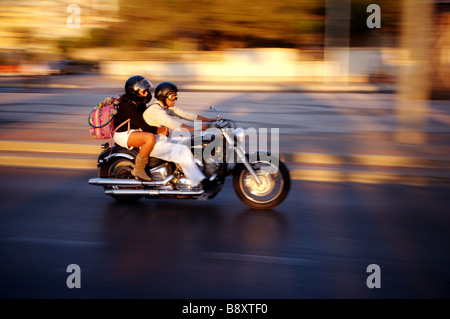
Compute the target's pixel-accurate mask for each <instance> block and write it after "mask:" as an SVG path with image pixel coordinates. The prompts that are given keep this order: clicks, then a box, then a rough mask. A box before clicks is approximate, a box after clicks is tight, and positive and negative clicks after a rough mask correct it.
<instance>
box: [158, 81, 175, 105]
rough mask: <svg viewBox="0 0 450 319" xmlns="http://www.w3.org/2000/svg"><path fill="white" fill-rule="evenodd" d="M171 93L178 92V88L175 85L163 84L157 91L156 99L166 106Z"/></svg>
mask: <svg viewBox="0 0 450 319" xmlns="http://www.w3.org/2000/svg"><path fill="white" fill-rule="evenodd" d="M170 92H175V93H176V92H178V88H177V86H176V85H175V84H173V83H170V82H161V83H159V84H158V86H157V87H156V89H155V98H156V99H157V100H159V101H161V102H163V103H164V105H165V104H166V97H167V96H168V95H169V93H170Z"/></svg>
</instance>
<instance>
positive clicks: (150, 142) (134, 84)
mask: <svg viewBox="0 0 450 319" xmlns="http://www.w3.org/2000/svg"><path fill="white" fill-rule="evenodd" d="M151 87H152V84H151V83H150V81H149V80H147V79H146V78H144V77H142V76H140V75H135V76H132V77H130V78H129V79H128V80H127V81H126V83H125V94H123V95H121V96H120V97H119V99H118V102H119V108H118V110H117V114H116V115H115V117H114V122H115V124H116V125H118V127H117V130H116V132H115V133H114V136H113V138H114V142H115V143H116V144H118V145H120V146H122V147H125V148H128V149H129V148H131V147H138V148H140V150H139V154H138V156H137V157H136V163H135V166H134V169H133V170H132V171H131V173H132V174H133V176H135V177H137V178H139V179H142V180H146V181H150V180H151V178H150V177H149V176H148V175H147V173H146V172H145V167H146V165H147V163H148V157H149V155H150V153H151V151H152V150H153V148H154V146H155V135H154V134H166V135H167V134H168V129H167V127H166V128H162V127H156V126H151V125H148V124H147V123H146V122H145V120H144V118H143V116H142V114H143V112H144V111H145V109H146V107H147V105H146V104H147V103H148V102H150V100H151V99H152V94H151V93H150V88H151ZM128 120H129V122H128V123H127V124H124V125H121V126H120V124H121V123H126V122H127V121H128Z"/></svg>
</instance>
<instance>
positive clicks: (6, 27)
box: [0, 0, 119, 54]
mask: <svg viewBox="0 0 450 319" xmlns="http://www.w3.org/2000/svg"><path fill="white" fill-rule="evenodd" d="M118 2H119V1H118V0H77V1H73V0H21V1H17V0H0V5H1V11H0V38H1V39H2V41H1V43H0V50H1V51H2V52H5V51H9V52H23V51H25V52H40V53H49V54H52V53H57V50H58V41H59V40H60V39H63V38H76V37H83V36H86V35H87V34H88V33H89V31H90V30H91V29H94V28H103V27H104V26H105V25H106V24H105V21H110V20H113V19H114V17H115V13H116V12H117V10H118V8H119V4H118Z"/></svg>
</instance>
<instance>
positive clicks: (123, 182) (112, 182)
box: [89, 175, 174, 186]
mask: <svg viewBox="0 0 450 319" xmlns="http://www.w3.org/2000/svg"><path fill="white" fill-rule="evenodd" d="M173 178H174V176H173V175H170V176H168V177H167V178H165V179H163V180H162V181H139V180H137V179H120V178H91V179H89V184H91V185H99V186H162V185H166V184H167V183H168V182H170V181H171V180H172V179H173Z"/></svg>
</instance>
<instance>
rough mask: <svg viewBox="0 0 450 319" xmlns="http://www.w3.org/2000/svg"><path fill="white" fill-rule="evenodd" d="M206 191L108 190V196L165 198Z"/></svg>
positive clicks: (192, 194)
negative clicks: (165, 196)
mask: <svg viewBox="0 0 450 319" xmlns="http://www.w3.org/2000/svg"><path fill="white" fill-rule="evenodd" d="M204 192H205V191H204V190H199V191H178V190H148V189H107V190H105V194H106V195H141V196H164V195H167V196H168V195H182V196H196V195H201V194H203V193H204Z"/></svg>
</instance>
